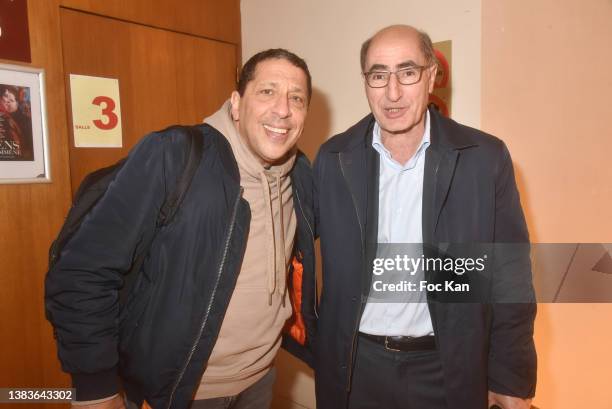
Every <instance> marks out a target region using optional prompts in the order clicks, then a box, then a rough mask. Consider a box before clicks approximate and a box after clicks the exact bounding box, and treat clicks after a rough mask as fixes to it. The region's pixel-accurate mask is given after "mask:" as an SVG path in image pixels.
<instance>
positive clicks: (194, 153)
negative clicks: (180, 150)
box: [119, 126, 204, 305]
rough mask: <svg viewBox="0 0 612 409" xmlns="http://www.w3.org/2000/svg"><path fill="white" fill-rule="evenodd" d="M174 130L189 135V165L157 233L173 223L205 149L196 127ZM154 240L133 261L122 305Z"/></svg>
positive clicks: (164, 210)
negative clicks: (161, 228)
mask: <svg viewBox="0 0 612 409" xmlns="http://www.w3.org/2000/svg"><path fill="white" fill-rule="evenodd" d="M172 128H175V129H177V130H178V131H180V132H185V133H187V140H188V141H189V148H188V149H189V157H188V158H187V163H186V164H185V167H184V168H183V173H182V174H181V176H180V178H179V179H178V183H177V186H176V187H175V188H174V190H173V191H172V192H171V193H170V194H169V195H167V196H166V199H165V200H164V204H163V205H162V207H161V209H160V211H159V214H158V216H157V223H156V232H157V230H158V229H159V228H160V227H163V226H165V225H166V224H168V223H170V222H171V221H172V219H173V218H174V215H175V214H176V212H177V211H178V209H179V207H180V206H181V202H182V201H183V198H184V197H185V194H186V193H187V190H189V186H190V185H191V181H192V180H193V176H194V175H195V173H196V171H197V170H198V167H199V166H200V162H201V159H202V152H203V149H204V137H203V135H202V134H201V133H200V132H198V131H197V130H196V129H195V127H193V126H175V127H172ZM154 238H155V234H154V235H153V236H152V237H151V239H150V241H149V242H148V243H147V245H146V246H145V247H142V248H141V250H140V251H137V253H136V255H135V257H134V260H133V261H132V267H131V268H130V271H129V272H128V274H126V275H125V277H124V283H123V288H122V289H121V290H120V291H119V301H120V303H121V304H122V305H126V303H127V300H128V297H129V295H130V292H131V290H132V287H133V286H134V283H135V281H136V277H137V276H138V273H139V272H140V268H141V267H142V265H143V263H144V260H145V258H146V257H147V254H148V253H149V248H150V247H151V244H152V243H153V240H154Z"/></svg>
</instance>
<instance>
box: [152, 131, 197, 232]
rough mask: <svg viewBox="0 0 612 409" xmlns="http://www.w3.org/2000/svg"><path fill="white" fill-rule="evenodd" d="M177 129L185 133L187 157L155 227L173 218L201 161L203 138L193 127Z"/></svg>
mask: <svg viewBox="0 0 612 409" xmlns="http://www.w3.org/2000/svg"><path fill="white" fill-rule="evenodd" d="M177 128H178V129H180V130H181V131H183V132H186V133H187V135H188V137H187V139H188V141H189V157H188V159H187V164H186V165H185V168H184V170H183V173H182V174H181V177H180V179H179V180H178V183H177V186H176V188H175V189H174V190H173V191H172V192H171V193H170V194H169V195H168V196H167V197H166V200H165V201H164V204H163V205H162V207H161V209H160V211H159V215H158V217H157V227H161V226H165V225H166V224H168V223H170V222H171V221H172V219H173V218H174V215H175V214H176V212H177V210H178V209H179V207H180V206H181V202H182V201H183V198H184V197H185V194H186V193H187V191H188V190H189V186H190V185H191V181H192V180H193V176H194V175H195V173H196V171H197V170H198V167H199V166H200V160H201V159H202V149H203V146H204V140H203V139H204V138H203V137H202V135H201V134H200V133H199V132H197V131H196V129H195V127H193V126H180V127H177Z"/></svg>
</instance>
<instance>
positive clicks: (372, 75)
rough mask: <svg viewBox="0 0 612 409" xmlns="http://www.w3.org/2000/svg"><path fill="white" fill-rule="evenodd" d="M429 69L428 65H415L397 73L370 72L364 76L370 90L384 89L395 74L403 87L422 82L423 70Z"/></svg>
mask: <svg viewBox="0 0 612 409" xmlns="http://www.w3.org/2000/svg"><path fill="white" fill-rule="evenodd" d="M425 68H429V66H428V65H414V66H412V67H408V68H402V69H400V70H397V71H369V72H364V73H363V76H364V77H365V80H366V82H367V84H368V86H370V88H384V87H386V86H387V85H388V84H389V79H390V78H391V74H395V77H396V78H397V81H398V82H399V83H400V84H402V85H412V84H416V83H417V82H419V81H421V76H422V75H423V70H424V69H425Z"/></svg>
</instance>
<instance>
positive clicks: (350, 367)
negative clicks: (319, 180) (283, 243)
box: [338, 153, 365, 392]
mask: <svg viewBox="0 0 612 409" xmlns="http://www.w3.org/2000/svg"><path fill="white" fill-rule="evenodd" d="M341 155H342V153H340V154H339V155H338V162H339V163H340V172H341V173H342V177H343V178H344V181H345V182H346V184H347V185H348V179H347V178H346V174H345V173H344V166H342V158H341ZM349 192H350V193H351V198H352V199H353V208H354V209H355V215H356V216H357V221H358V223H359V233H360V235H361V257H362V258H365V248H364V246H365V239H364V235H363V227H361V219H360V218H359V210H358V209H357V200H355V195H353V192H352V191H351V189H350V187H349ZM361 298H362V297H361V294H359V314H358V315H359V317H358V319H357V320H356V322H355V328H354V329H353V339H352V340H351V350H350V353H349V360H348V377H347V383H346V391H347V392H350V390H351V380H352V378H353V354H354V353H355V344H356V341H357V332H358V331H359V322H360V319H361V317H360V316H361V309H362V307H363V305H362V304H363V300H362V299H361Z"/></svg>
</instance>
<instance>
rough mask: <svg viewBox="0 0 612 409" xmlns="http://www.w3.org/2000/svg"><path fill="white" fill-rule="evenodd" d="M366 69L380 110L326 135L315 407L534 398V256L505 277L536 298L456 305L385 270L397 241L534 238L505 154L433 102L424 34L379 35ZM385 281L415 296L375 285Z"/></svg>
mask: <svg viewBox="0 0 612 409" xmlns="http://www.w3.org/2000/svg"><path fill="white" fill-rule="evenodd" d="M361 69H362V73H363V77H364V87H365V93H366V97H367V99H368V103H369V105H370V109H371V111H372V112H371V114H370V115H368V116H366V117H365V118H363V119H362V120H361V121H359V122H358V123H357V124H355V125H354V126H352V127H351V128H349V129H348V130H347V131H346V132H344V133H342V134H339V135H336V136H334V137H333V138H331V139H330V140H329V141H328V142H326V143H325V144H324V145H323V146H322V147H321V149H320V151H319V153H318V155H317V159H316V161H315V183H316V185H317V189H318V209H317V217H318V222H319V223H318V226H319V228H318V232H319V234H320V239H321V251H322V256H323V293H322V295H321V302H320V309H319V317H318V330H317V339H316V346H315V350H316V358H315V371H316V378H315V379H316V392H317V407H318V408H319V409H338V408H346V407H348V408H349V409H366V408H385V409H393V408H398V409H400V408H401V409H442V408H453V409H485V408H487V407H490V406H491V407H494V406H495V405H497V406H498V407H501V408H503V409H524V408H529V406H530V400H531V398H532V397H533V396H534V393H535V378H536V354H535V347H534V343H533V322H534V318H535V310H536V309H535V304H534V303H533V302H530V301H531V300H533V287H532V284H531V270H530V265H529V255H528V252H527V253H525V252H523V253H520V254H519V253H513V254H511V256H510V258H507V259H503V261H507V263H505V264H504V263H500V265H503V266H504V268H506V270H504V274H505V275H503V276H496V277H503V279H506V280H507V279H508V278H509V277H512V278H514V280H515V281H514V282H513V284H514V287H513V291H518V292H520V293H521V295H523V296H524V297H522V298H521V299H522V300H525V299H526V300H528V301H527V302H517V301H515V300H514V299H513V298H512V297H507V298H506V300H510V301H508V302H507V303H496V302H491V303H489V302H488V301H490V300H495V299H496V298H490V299H487V300H486V301H485V300H484V299H483V300H478V299H476V302H474V299H473V298H472V299H471V302H455V301H456V300H457V299H455V298H453V297H452V294H451V296H450V297H449V298H444V297H440V296H439V295H437V294H435V292H436V291H437V289H433V287H432V288H428V287H426V288H425V289H420V290H421V291H418V290H419V289H418V288H417V291H413V290H414V288H412V290H411V287H410V285H409V284H406V285H403V284H402V285H403V286H398V285H396V286H394V287H390V286H389V285H387V287H384V286H383V285H384V284H393V283H384V282H383V281H382V278H383V277H385V273H384V272H385V271H386V270H385V269H389V271H391V270H393V269H395V270H394V271H396V272H397V271H398V270H401V268H402V267H401V266H402V264H401V263H400V262H401V261H402V259H400V258H396V259H393V258H387V259H384V258H381V255H382V253H384V252H383V250H384V249H388V248H389V247H388V246H393V245H397V244H398V243H401V244H402V245H406V246H407V244H406V243H411V244H410V246H412V248H415V247H416V248H417V250H416V253H415V254H416V256H415V258H413V259H412V261H415V260H416V261H418V260H419V255H420V254H425V255H427V254H430V253H431V251H429V252H428V248H431V247H433V248H436V249H438V248H439V247H441V245H440V243H470V244H471V243H528V241H529V238H528V232H527V227H526V223H525V220H524V216H523V212H522V209H521V204H520V200H519V194H518V191H517V188H516V183H515V180H514V173H513V168H512V161H511V159H510V155H509V153H508V150H507V148H506V146H505V144H504V143H503V142H502V141H500V140H499V139H497V138H495V137H493V136H490V135H486V134H484V133H483V132H480V131H478V130H475V129H472V128H468V127H466V126H463V125H461V124H458V123H456V122H454V121H452V120H450V119H447V118H443V117H442V116H441V115H440V114H439V113H438V112H437V111H436V110H435V109H429V110H428V107H427V106H428V97H429V93H431V92H432V90H433V87H434V79H435V77H436V71H437V65H436V60H435V55H434V51H433V46H432V43H431V40H430V38H429V36H428V35H427V34H425V33H423V32H420V31H418V30H416V29H414V28H413V27H409V26H391V27H387V28H385V29H383V30H381V31H379V32H378V33H376V34H375V35H374V36H373V37H372V38H370V39H368V40H367V41H366V42H365V43H364V44H363V46H362V49H361ZM390 243H395V244H390ZM436 243H438V244H436ZM386 246H387V247H386ZM506 256H507V255H506ZM485 258H486V257H485ZM380 260H382V261H383V262H382V263H379V261H380ZM421 260H422V261H423V262H425V256H422V258H421ZM525 260H527V262H526V263H524V261H525ZM453 261H455V260H453ZM394 262H397V263H396V265H395V267H391V265H393V264H394ZM521 262H522V263H523V264H520V263H521ZM403 266H404V268H405V267H406V264H404V265H403ZM457 266H458V264H457ZM508 266H510V267H511V268H510V269H508ZM516 266H518V267H519V268H516V272H515V271H514V269H515V267H516ZM519 270H520V271H519ZM425 273H426V271H425V268H423V265H422V264H421V267H419V268H417V267H415V268H414V269H413V272H412V273H411V274H410V275H413V276H414V277H420V280H418V281H415V284H418V283H420V282H422V281H426V282H427V280H426V279H427V278H429V277H431V274H430V273H429V272H427V274H429V275H426V274H425ZM388 274H390V273H388ZM453 274H459V272H458V269H455V270H453V271H451V273H450V275H451V276H452V275H453ZM474 277H475V276H473V275H472V276H470V275H469V274H468V275H466V276H465V277H464V278H465V280H466V281H465V282H466V283H470V279H473V278H474ZM495 279H496V280H497V279H498V278H495ZM474 282H475V281H474V280H472V281H471V283H472V284H473V283H474ZM395 284H398V283H395ZM430 284H436V283H430ZM489 284H490V288H493V290H492V292H495V291H497V292H498V293H499V292H500V291H499V289H500V288H502V291H501V293H503V294H505V295H508V293H505V292H504V291H505V290H504V288H503V287H499V286H498V283H497V282H496V281H493V280H492V281H491V282H489ZM468 286H469V284H468ZM385 288H386V289H387V290H389V291H390V292H394V291H395V293H396V294H395V295H397V292H398V289H399V291H400V292H401V291H404V292H405V293H406V295H405V298H401V297H403V296H401V295H400V298H385V297H384V296H382V297H381V296H380V294H375V293H376V292H377V291H382V292H384V291H385ZM449 291H450V290H449ZM398 299H399V300H400V301H397V300H398ZM449 300H450V302H448V301H449Z"/></svg>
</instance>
